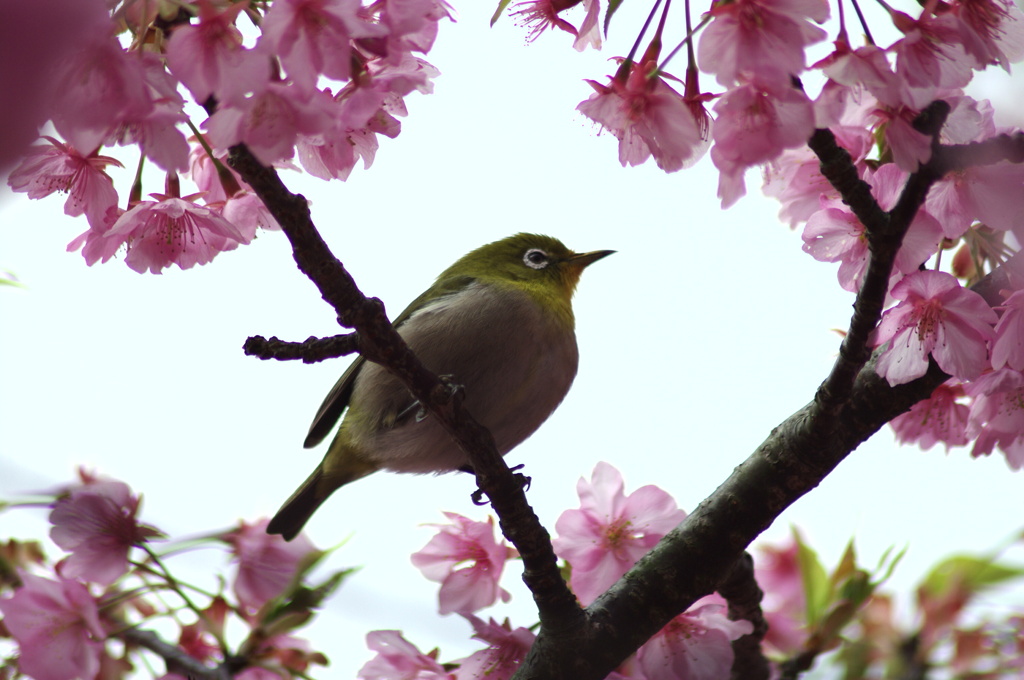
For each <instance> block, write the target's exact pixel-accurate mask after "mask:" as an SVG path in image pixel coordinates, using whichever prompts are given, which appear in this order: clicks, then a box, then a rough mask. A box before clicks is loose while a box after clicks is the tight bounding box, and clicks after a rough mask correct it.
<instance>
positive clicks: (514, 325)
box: [352, 284, 579, 473]
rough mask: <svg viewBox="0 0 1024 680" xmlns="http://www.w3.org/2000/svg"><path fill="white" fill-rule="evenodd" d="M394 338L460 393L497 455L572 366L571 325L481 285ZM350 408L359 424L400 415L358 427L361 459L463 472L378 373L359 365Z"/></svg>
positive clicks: (554, 393)
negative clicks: (380, 425)
mask: <svg viewBox="0 0 1024 680" xmlns="http://www.w3.org/2000/svg"><path fill="white" fill-rule="evenodd" d="M399 333H400V334H401V335H402V336H403V337H404V338H405V340H406V342H408V343H409V346H410V347H411V348H412V350H413V351H414V352H415V353H416V355H417V356H418V357H419V358H420V359H421V360H422V361H423V363H424V365H425V366H426V367H427V368H428V369H430V370H431V371H433V372H435V373H437V374H439V375H444V376H450V379H451V380H452V382H454V383H455V384H458V385H460V386H461V387H462V389H463V390H464V396H465V400H464V402H463V403H464V405H465V407H466V409H467V410H468V411H469V413H470V414H471V415H472V416H473V417H474V418H476V419H477V420H478V421H479V422H480V423H481V424H482V425H484V426H485V427H487V428H488V429H489V430H490V431H491V434H492V435H494V439H495V442H496V443H497V446H498V451H499V453H501V454H502V455H504V454H506V453H507V452H508V451H509V450H511V449H512V448H514V447H515V446H517V445H518V444H520V443H521V442H522V441H523V440H524V439H526V438H527V437H529V436H530V435H531V434H533V432H534V431H535V430H536V429H537V428H538V427H539V426H540V425H541V423H543V422H544V421H545V420H546V419H547V418H548V416H549V415H551V413H552V411H554V410H555V407H557V406H558V404H559V403H561V401H562V399H563V398H564V397H565V395H566V393H567V392H568V391H569V387H570V386H571V385H572V381H573V378H575V376H576V368H577V365H578V362H579V355H578V351H577V348H576V338H575V334H574V333H573V331H572V328H571V327H568V328H567V327H566V326H565V325H564V324H560V323H558V322H557V321H556V320H551V319H550V318H548V317H546V316H542V315H541V314H540V312H539V309H538V307H537V305H536V303H535V302H534V301H533V300H532V299H531V298H530V297H528V296H527V295H526V294H523V293H519V292H518V291H513V292H511V293H509V292H507V291H505V290H495V289H493V288H491V287H490V286H486V285H482V284H474V286H473V287H471V288H470V289H467V291H466V292H464V293H460V294H459V295H457V296H453V297H452V298H451V299H449V300H446V301H444V302H442V303H440V304H437V305H435V306H434V307H433V308H428V309H427V310H426V311H424V312H420V313H418V314H416V315H415V316H413V317H412V318H411V319H409V321H407V322H406V323H405V324H403V325H402V327H401V328H400V329H399ZM352 401H353V402H355V403H359V404H360V405H361V406H362V405H365V408H360V411H361V412H362V414H361V415H362V416H363V417H365V418H366V420H365V421H364V422H366V423H367V424H369V422H376V423H388V422H391V421H394V419H395V417H396V415H398V414H402V418H401V419H400V420H399V422H397V423H395V424H394V426H392V427H390V428H385V429H378V427H371V428H366V430H367V433H366V435H364V436H357V437H355V441H354V442H353V443H354V444H356V449H357V450H358V451H359V455H360V457H365V458H366V459H368V460H371V461H373V462H375V463H377V464H379V465H380V466H381V467H383V468H386V469H390V470H395V471H399V472H414V473H426V472H446V471H450V470H455V469H458V468H461V467H465V466H467V465H468V461H467V459H466V457H465V454H464V453H463V452H462V451H461V450H460V449H459V448H458V447H457V446H456V444H455V443H454V442H453V441H452V439H451V437H450V436H449V435H448V433H447V432H445V431H444V429H443V428H441V426H440V425H438V424H437V423H436V422H435V421H434V420H433V419H432V418H430V417H422V413H417V412H419V411H420V410H419V408H418V407H415V408H413V409H411V410H409V405H410V403H411V402H412V397H411V396H410V395H409V393H408V391H407V390H406V389H405V387H404V386H402V385H401V384H400V383H399V382H398V381H397V380H396V379H395V378H394V377H392V376H391V375H390V374H388V373H387V372H386V371H384V369H382V368H381V367H380V366H378V365H376V364H367V365H366V366H364V367H363V369H362V370H361V371H360V375H359V376H358V377H357V378H356V382H355V387H354V393H353V399H352ZM417 415H419V416H420V417H417ZM363 417H361V418H360V420H363Z"/></svg>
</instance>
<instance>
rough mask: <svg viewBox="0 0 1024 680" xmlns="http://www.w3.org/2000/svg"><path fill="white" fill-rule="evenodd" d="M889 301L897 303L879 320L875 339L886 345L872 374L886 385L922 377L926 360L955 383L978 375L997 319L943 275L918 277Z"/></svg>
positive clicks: (899, 288)
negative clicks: (897, 301)
mask: <svg viewBox="0 0 1024 680" xmlns="http://www.w3.org/2000/svg"><path fill="white" fill-rule="evenodd" d="M892 296H893V297H894V298H895V299H897V300H902V302H900V303H899V304H898V305H896V306H895V307H893V308H892V309H890V310H888V311H887V312H886V313H885V314H884V315H883V316H882V321H881V323H880V324H879V326H878V337H877V341H878V343H879V344H882V343H885V342H888V343H889V347H888V348H886V350H885V351H884V352H882V355H881V356H880V357H879V358H878V364H877V370H878V374H879V375H881V376H883V377H885V379H886V380H887V381H888V382H889V384H890V385H902V384H903V383H907V382H910V381H911V380H914V379H916V378H919V377H921V376H922V375H924V374H925V372H926V371H927V370H928V356H929V355H931V357H932V358H933V359H935V361H936V363H938V365H939V368H941V369H942V370H943V371H945V372H946V373H949V374H950V375H952V376H953V377H955V378H960V379H961V380H973V379H974V378H977V377H978V376H979V375H980V374H981V372H982V371H983V370H984V369H985V367H986V364H987V358H988V352H987V347H986V343H987V341H988V340H989V339H991V338H992V337H993V335H994V332H993V330H992V326H993V324H995V322H996V320H997V317H996V313H995V312H994V311H992V308H991V307H989V306H988V303H986V302H985V300H984V299H983V298H982V297H981V296H980V295H978V294H977V293H975V292H973V291H970V290H966V289H964V288H962V287H961V286H960V282H959V281H957V279H956V278H954V277H953V276H951V275H950V274H947V273H945V272H938V271H918V272H914V273H912V274H909V275H908V276H907V277H906V278H904V279H903V280H902V281H900V282H899V283H897V284H896V285H895V286H893V289H892Z"/></svg>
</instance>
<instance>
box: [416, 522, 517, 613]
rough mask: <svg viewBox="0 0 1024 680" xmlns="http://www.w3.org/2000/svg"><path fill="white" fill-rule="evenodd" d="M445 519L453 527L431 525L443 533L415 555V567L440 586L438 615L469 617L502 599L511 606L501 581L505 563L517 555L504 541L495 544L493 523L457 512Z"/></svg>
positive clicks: (437, 535) (438, 533) (438, 534)
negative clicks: (454, 614)
mask: <svg viewBox="0 0 1024 680" xmlns="http://www.w3.org/2000/svg"><path fill="white" fill-rule="evenodd" d="M444 515H445V517H447V518H448V519H449V520H450V521H451V522H452V523H451V524H435V525H432V526H436V527H438V528H439V529H440V531H438V532H437V534H436V535H435V536H434V537H433V538H432V539H430V542H429V543H427V545H426V546H425V547H424V548H423V550H420V551H419V552H416V553H413V555H412V563H413V565H415V566H416V567H417V568H418V569H419V570H420V571H421V572H423V575H424V576H425V577H427V579H429V580H431V581H437V582H438V583H440V584H441V590H440V592H439V593H438V602H439V605H440V606H439V609H438V611H439V612H440V613H442V614H451V613H452V612H457V613H459V614H470V613H472V612H475V611H477V610H479V609H483V608H484V607H489V606H490V605H492V604H494V603H495V602H497V601H498V599H499V598H500V599H501V600H502V602H508V600H509V598H510V597H511V595H509V593H508V591H506V590H505V589H504V588H501V587H500V586H499V585H498V581H499V580H501V572H502V571H503V570H504V568H505V560H506V559H508V558H509V557H512V556H514V555H515V552H514V551H513V550H511V549H510V548H508V547H507V546H506V545H505V542H504V541H495V540H494V519H493V518H491V517H488V518H487V521H486V522H474V521H472V520H470V519H467V518H465V517H463V516H462V515H457V514H455V513H454V512H446V513H444ZM459 565H465V566H462V567H461V568H460V566H459Z"/></svg>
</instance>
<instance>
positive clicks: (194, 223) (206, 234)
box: [69, 194, 247, 274]
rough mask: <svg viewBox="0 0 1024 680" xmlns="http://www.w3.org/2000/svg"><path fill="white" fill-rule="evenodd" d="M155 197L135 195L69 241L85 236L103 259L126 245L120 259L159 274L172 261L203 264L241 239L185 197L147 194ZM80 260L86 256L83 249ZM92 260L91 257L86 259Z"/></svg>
mask: <svg viewBox="0 0 1024 680" xmlns="http://www.w3.org/2000/svg"><path fill="white" fill-rule="evenodd" d="M152 196H153V198H155V199H157V200H155V201H140V202H138V203H137V204H135V206H134V207H133V208H132V209H131V210H129V211H127V212H126V213H124V214H123V215H121V216H120V217H119V218H118V219H117V221H115V222H114V224H113V225H111V226H110V228H109V229H108V230H107V231H105V232H100V231H96V230H90V231H89V232H86V234H83V235H82V236H81V237H79V238H78V239H76V240H75V241H72V243H71V246H69V249H70V248H72V247H78V246H81V245H83V244H84V245H85V248H88V247H89V245H90V241H93V242H94V243H93V245H94V247H95V248H96V250H97V252H98V253H99V254H101V255H102V256H104V257H103V260H104V261H106V260H107V259H109V257H110V256H111V255H112V254H113V252H116V250H117V248H118V247H119V246H120V245H121V244H126V245H127V246H128V255H127V256H126V257H125V263H126V264H127V265H128V266H129V267H131V268H132V269H134V270H135V271H137V272H139V273H142V272H145V271H146V270H147V269H148V270H149V271H150V272H152V273H154V274H159V273H160V272H162V271H163V270H164V269H166V268H167V267H169V266H171V265H172V264H176V265H178V267H180V268H181V269H188V268H190V267H193V266H195V265H197V264H200V265H202V264H207V263H208V262H210V261H211V260H212V259H213V258H214V257H215V256H216V255H217V253H219V252H221V251H224V250H232V249H234V248H237V247H238V245H239V244H240V243H246V242H247V241H246V240H245V237H243V236H242V234H241V233H240V232H239V231H238V229H237V228H236V227H235V226H234V225H233V224H231V223H230V222H228V221H227V220H226V219H224V217H222V216H221V215H220V214H218V213H217V212H215V211H214V210H211V209H210V208H207V207H203V206H201V205H198V204H196V203H194V202H193V201H192V200H190V198H194V197H185V198H177V197H174V196H166V195H163V194H152ZM83 254H86V260H87V261H88V260H89V254H88V253H84V251H83ZM90 264H92V262H90Z"/></svg>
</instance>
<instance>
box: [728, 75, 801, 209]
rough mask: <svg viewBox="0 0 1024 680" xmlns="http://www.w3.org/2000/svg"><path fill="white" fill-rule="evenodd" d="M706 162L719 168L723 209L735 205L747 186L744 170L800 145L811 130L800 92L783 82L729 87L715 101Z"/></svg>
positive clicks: (754, 83)
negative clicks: (713, 143) (709, 146)
mask: <svg viewBox="0 0 1024 680" xmlns="http://www.w3.org/2000/svg"><path fill="white" fill-rule="evenodd" d="M714 110H715V113H716V114H718V117H717V118H716V120H715V129H714V139H715V145H714V146H713V147H712V148H711V160H712V162H714V164H715V167H716V168H718V170H719V173H720V175H719V183H718V196H719V198H721V199H722V207H723V208H727V207H729V206H730V205H732V204H733V203H735V202H736V201H737V200H739V198H740V197H741V196H743V194H744V193H746V187H745V184H744V181H743V173H744V172H745V171H746V169H747V168H748V167H750V166H752V165H757V164H759V163H766V162H768V161H771V160H773V159H775V158H778V156H779V155H780V154H781V153H782V152H783V151H784V150H785V149H788V148H793V147H797V146H801V145H803V144H804V143H805V142H806V141H807V139H808V138H809V137H810V136H811V133H812V132H813V131H814V107H813V106H812V104H811V101H810V100H809V99H808V98H807V95H805V94H804V93H803V91H801V90H798V89H796V88H794V87H793V86H792V85H791V84H790V83H789V82H788V81H787V82H786V83H785V84H784V85H781V86H779V85H774V84H770V83H766V82H749V83H746V84H743V85H741V86H739V87H736V88H734V89H731V90H729V91H728V92H727V93H726V94H725V95H724V96H723V97H722V98H721V99H719V100H718V101H717V102H716V103H715V107H714Z"/></svg>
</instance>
